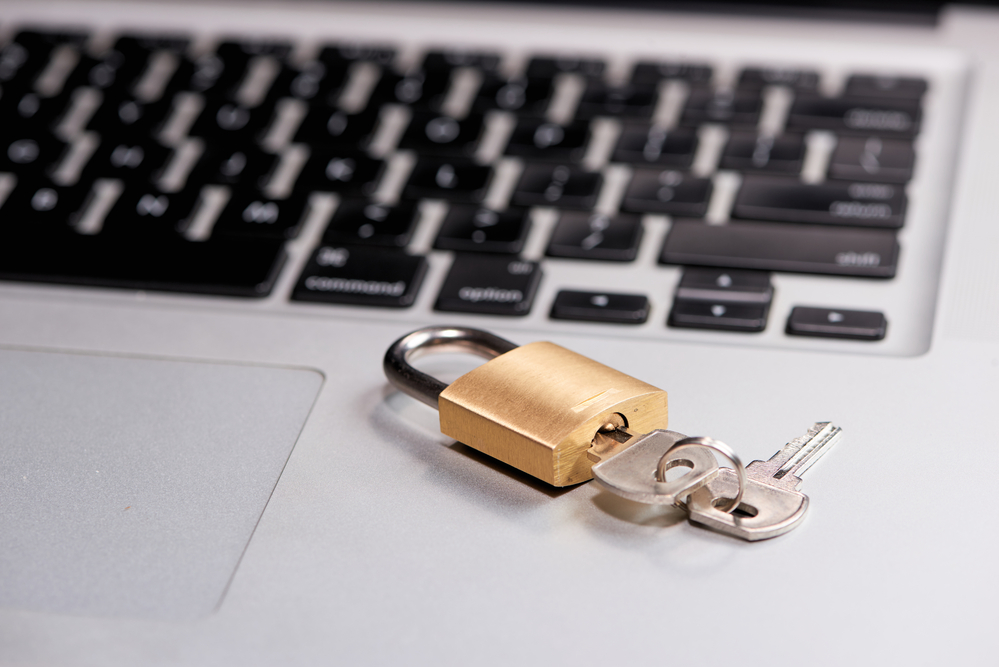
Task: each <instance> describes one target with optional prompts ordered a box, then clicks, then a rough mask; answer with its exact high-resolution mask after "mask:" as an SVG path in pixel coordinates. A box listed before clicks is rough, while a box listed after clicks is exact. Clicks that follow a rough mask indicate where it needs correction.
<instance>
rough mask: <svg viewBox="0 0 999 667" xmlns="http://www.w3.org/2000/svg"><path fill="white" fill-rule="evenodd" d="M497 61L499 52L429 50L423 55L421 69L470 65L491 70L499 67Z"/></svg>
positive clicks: (445, 68) (486, 70) (450, 68)
mask: <svg viewBox="0 0 999 667" xmlns="http://www.w3.org/2000/svg"><path fill="white" fill-rule="evenodd" d="M499 63H500V56H499V54H498V53H493V52H489V51H430V52H428V53H427V55H426V56H424V58H423V65H422V66H421V69H423V70H425V71H430V70H452V69H455V68H457V67H472V68H475V69H479V70H482V71H484V72H493V71H495V70H496V68H497V67H499Z"/></svg>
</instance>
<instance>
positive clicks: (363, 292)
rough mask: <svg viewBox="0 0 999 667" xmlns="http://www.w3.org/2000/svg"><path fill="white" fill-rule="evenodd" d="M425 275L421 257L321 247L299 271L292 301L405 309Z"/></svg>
mask: <svg viewBox="0 0 999 667" xmlns="http://www.w3.org/2000/svg"><path fill="white" fill-rule="evenodd" d="M426 272H427V260H426V258H424V257H419V256H414V255H407V254H406V253H404V252H401V251H398V250H384V249H381V248H363V247H349V246H335V245H321V246H319V247H318V248H316V251H315V253H313V255H312V259H310V260H309V263H308V264H307V265H306V267H305V269H304V270H303V271H302V275H301V276H300V277H299V279H298V284H297V285H295V291H294V292H293V293H292V295H291V298H292V300H293V301H310V302H313V303H339V304H346V305H351V306H380V307H383V308H408V307H409V306H412V305H413V302H414V301H415V300H416V295H417V293H418V292H419V290H420V284H421V283H422V282H423V276H424V275H426Z"/></svg>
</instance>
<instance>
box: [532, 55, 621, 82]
mask: <svg viewBox="0 0 999 667" xmlns="http://www.w3.org/2000/svg"><path fill="white" fill-rule="evenodd" d="M604 67H605V64H604V61H602V60H597V59H595V58H564V57H545V56H542V57H536V58H531V60H530V61H529V62H528V63H527V78H529V79H531V78H535V77H536V78H542V79H551V78H554V77H555V76H557V75H559V74H580V75H582V76H586V77H593V78H596V77H599V76H601V75H602V74H603V73H604Z"/></svg>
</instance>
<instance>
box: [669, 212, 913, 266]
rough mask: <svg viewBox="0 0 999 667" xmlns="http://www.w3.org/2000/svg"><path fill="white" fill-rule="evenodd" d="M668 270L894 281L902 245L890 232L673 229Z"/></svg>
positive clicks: (784, 227) (753, 225) (679, 224)
mask: <svg viewBox="0 0 999 667" xmlns="http://www.w3.org/2000/svg"><path fill="white" fill-rule="evenodd" d="M659 261H660V262H661V263H663V264H685V265H694V266H716V267H721V268H731V269H760V270H763V271H790V272H794V273H824V274H830V275H839V276H864V277H871V278H892V277H894V275H895V267H896V263H897V262H898V241H896V240H895V232H894V231H892V230H888V229H844V228H824V227H818V226H815V225H789V224H785V223H770V222H733V223H730V224H727V225H706V224H704V223H703V222H699V221H696V222H695V221H686V220H679V221H676V222H675V223H673V226H672V227H671V228H670V231H669V234H668V235H667V236H666V242H665V244H664V245H663V251H662V255H661V256H660V258H659Z"/></svg>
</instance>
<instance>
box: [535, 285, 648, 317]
mask: <svg viewBox="0 0 999 667" xmlns="http://www.w3.org/2000/svg"><path fill="white" fill-rule="evenodd" d="M549 317H551V318H552V319H553V320H575V321H578V322H608V323H613V324H641V323H643V322H645V320H647V319H648V317H649V298H648V297H647V296H645V295H644V294H614V293H612V292H577V291H575V290H561V291H560V292H559V293H558V295H557V296H556V297H555V303H553V304H552V310H551V313H550V314H549Z"/></svg>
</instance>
